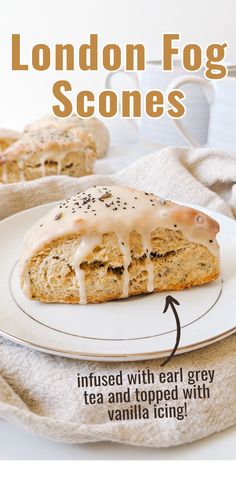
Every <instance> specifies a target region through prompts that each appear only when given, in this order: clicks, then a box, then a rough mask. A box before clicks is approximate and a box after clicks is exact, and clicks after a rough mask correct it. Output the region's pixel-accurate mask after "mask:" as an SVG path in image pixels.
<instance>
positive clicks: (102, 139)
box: [24, 114, 110, 158]
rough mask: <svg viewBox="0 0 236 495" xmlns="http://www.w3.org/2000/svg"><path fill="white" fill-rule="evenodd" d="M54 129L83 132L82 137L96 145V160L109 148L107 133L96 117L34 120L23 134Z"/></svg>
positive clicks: (49, 117) (50, 116) (74, 116)
mask: <svg viewBox="0 0 236 495" xmlns="http://www.w3.org/2000/svg"><path fill="white" fill-rule="evenodd" d="M47 127H49V128H51V129H53V128H55V129H62V130H64V131H71V130H74V131H78V130H79V131H81V130H82V131H83V133H84V136H86V135H87V136H89V137H90V138H91V139H92V140H93V141H94V142H95V145H96V153H97V157H98V158H102V157H103V156H104V155H105V154H106V152H107V150H108V147H109V140H110V137H109V131H108V129H107V128H106V126H105V125H104V124H103V122H102V121H101V120H99V119H97V118H96V117H91V118H89V119H82V118H81V117H78V116H77V115H75V114H72V115H71V116H70V117H68V118H64V119H58V118H56V117H54V116H52V115H48V116H46V117H43V118H42V119H39V120H36V122H32V123H31V124H28V125H27V126H26V127H25V129H24V132H25V133H29V134H31V133H32V132H38V131H39V130H41V129H45V128H47Z"/></svg>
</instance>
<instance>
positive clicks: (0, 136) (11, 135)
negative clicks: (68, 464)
mask: <svg viewBox="0 0 236 495" xmlns="http://www.w3.org/2000/svg"><path fill="white" fill-rule="evenodd" d="M20 138H21V133H20V132H18V131H13V130H12V129H0V152H1V151H4V150H5V149H6V148H9V146H11V145H12V144H13V143H15V142H16V141H18V139H20Z"/></svg>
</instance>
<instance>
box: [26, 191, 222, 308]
mask: <svg viewBox="0 0 236 495" xmlns="http://www.w3.org/2000/svg"><path fill="white" fill-rule="evenodd" d="M158 227H160V228H167V229H171V230H174V231H181V232H182V234H183V236H184V237H185V238H186V239H187V240H188V241H190V242H193V243H198V244H202V245H204V246H205V247H206V248H207V249H208V250H209V251H210V252H211V253H212V254H213V255H214V256H215V257H216V258H219V246H218V243H217V240H216V234H217V232H218V231H219V225H218V223H217V222H216V221H215V220H213V219H212V218H210V217H209V216H207V215H205V214H204V213H201V212H199V211H197V210H194V209H193V208H187V207H185V206H182V205H177V204H175V203H172V202H171V201H165V200H162V199H160V198H158V197H157V196H155V195H153V194H151V193H144V192H142V191H137V190H135V189H131V188H125V187H118V186H107V187H105V186H101V187H96V186H94V187H92V188H90V189H88V190H87V191H85V192H82V193H79V194H77V195H76V196H74V197H72V198H69V199H66V200H64V201H63V202H62V203H61V204H59V205H58V206H56V207H55V208H53V210H51V211H50V212H49V213H48V214H47V215H46V216H45V217H44V218H43V219H41V220H40V221H39V222H37V223H36V224H35V225H34V226H33V227H32V228H31V229H30V231H29V232H28V233H27V235H26V237H25V241H24V254H23V256H22V258H21V261H20V269H21V281H22V287H23V290H24V292H25V293H26V294H27V295H28V296H29V297H30V280H29V275H28V272H29V263H30V260H31V258H32V256H34V255H35V254H37V253H38V252H39V251H40V250H42V249H43V248H44V246H45V245H47V244H49V243H50V242H51V241H54V240H56V239H59V238H62V237H63V236H66V235H71V234H79V236H80V241H79V244H78V248H77V249H76V253H75V258H74V267H75V275H76V278H77V283H78V287H79V293H80V302H81V304H85V303H86V302H87V295H86V283H85V270H84V269H83V266H82V265H83V263H84V262H86V260H87V258H88V256H90V255H91V254H92V253H93V251H94V249H95V248H96V247H97V246H99V245H101V243H102V240H103V235H104V234H107V233H109V232H111V233H112V232H113V233H115V234H116V237H117V240H118V245H119V249H120V252H121V254H122V258H123V261H122V265H123V273H122V275H121V276H122V292H121V297H127V296H128V295H129V282H130V273H129V267H130V263H131V261H132V256H131V254H132V253H131V250H130V243H129V236H130V233H131V232H132V231H136V232H138V233H139V234H140V236H141V239H142V253H141V256H143V259H145V268H146V271H147V291H148V292H152V291H153V290H154V266H153V263H152V260H151V256H150V255H151V252H152V242H151V235H152V232H153V231H154V230H155V229H157V228H158Z"/></svg>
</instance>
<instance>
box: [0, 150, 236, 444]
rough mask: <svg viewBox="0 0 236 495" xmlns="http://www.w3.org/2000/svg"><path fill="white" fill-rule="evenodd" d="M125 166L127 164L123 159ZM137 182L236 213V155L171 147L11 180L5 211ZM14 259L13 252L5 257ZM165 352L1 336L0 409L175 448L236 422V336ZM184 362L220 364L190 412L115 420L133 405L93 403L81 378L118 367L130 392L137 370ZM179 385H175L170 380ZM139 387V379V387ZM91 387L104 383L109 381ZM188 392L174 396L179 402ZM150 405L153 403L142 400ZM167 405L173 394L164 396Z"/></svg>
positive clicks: (57, 427) (81, 436)
mask: <svg viewBox="0 0 236 495" xmlns="http://www.w3.org/2000/svg"><path fill="white" fill-rule="evenodd" d="M121 165H122V164H121ZM94 183H96V184H112V183H118V184H122V185H130V186H133V187H137V188H140V189H144V190H146V191H152V192H154V193H156V194H158V195H160V196H162V197H167V198H171V199H173V200H179V201H189V202H193V203H195V204H199V205H202V206H206V207H208V208H210V209H213V210H217V211H219V212H221V213H223V214H225V215H228V216H230V217H232V218H233V217H234V216H235V215H236V186H235V184H236V155H233V154H229V153H225V152H220V151H214V150H206V149H198V150H191V149H186V148H165V149H163V150H161V151H159V152H157V153H154V154H151V155H147V156H146V157H143V158H141V159H139V160H138V161H137V162H135V163H134V164H132V165H130V166H129V167H128V168H126V169H123V170H121V171H120V172H118V173H116V174H114V175H113V176H107V177H105V176H98V175H97V176H90V177H86V178H83V179H72V178H69V177H48V178H44V179H40V180H37V181H34V182H29V183H24V184H15V185H6V186H3V187H2V188H1V189H0V215H1V218H5V217H7V216H9V215H11V214H13V213H16V212H18V211H20V210H23V209H25V208H30V207H32V206H35V205H38V204H42V203H47V202H49V201H55V200H59V199H61V198H62V197H64V196H68V195H70V194H73V193H76V192H78V191H81V190H84V189H85V188H87V187H89V186H90V185H92V184H94ZM2 262H4V260H2ZM161 362H162V360H153V361H145V362H139V363H92V362H88V361H84V362H83V361H77V360H69V359H66V358H60V357H55V356H49V355H46V354H43V353H39V352H36V351H32V350H29V349H27V348H24V347H21V346H18V345H16V344H13V343H11V342H10V341H8V340H6V339H4V338H0V416H1V417H2V418H5V419H8V420H9V421H15V422H19V423H21V424H22V425H24V426H25V428H27V429H28V430H30V431H32V432H34V433H36V434H38V435H42V436H45V437H49V438H52V439H55V440H58V441H62V442H69V443H79V442H81V443H82V442H92V441H102V440H113V441H117V442H124V443H129V444H134V445H141V446H144V445H145V446H156V447H167V446H170V445H177V444H181V443H185V442H192V441H194V440H197V439H200V438H203V437H205V436H207V435H210V434H212V433H214V432H216V431H220V430H223V429H225V428H227V427H229V426H231V425H233V424H235V423H236V336H235V335H233V336H231V337H228V338H227V339H224V340H222V341H221V342H218V343H216V344H213V345H211V346H209V347H205V348H204V349H201V350H198V351H194V352H190V353H187V354H184V355H181V356H176V357H175V358H173V359H172V360H171V362H170V363H169V364H168V365H167V366H166V367H165V368H161V367H160V364H161ZM180 368H182V370H183V373H184V379H183V382H181V383H179V384H178V387H179V388H178V390H179V396H181V397H182V395H181V394H182V390H183V389H184V388H185V387H186V385H187V382H186V376H187V372H188V371H189V370H190V371H200V372H201V371H204V370H214V371H215V375H214V380H213V383H212V384H211V385H209V389H210V398H209V399H196V400H190V399H187V400H186V401H185V402H186V407H187V411H188V412H187V417H185V418H184V419H183V420H177V419H176V418H166V417H165V418H162V419H160V418H159V419H156V418H153V417H150V419H146V420H145V419H140V420H127V421H119V420H117V421H110V419H109V416H108V413H107V410H108V408H109V409H112V408H114V409H116V408H125V405H124V404H122V405H121V406H118V405H116V406H113V407H112V406H111V404H108V403H107V393H108V392H109V390H108V389H106V393H105V394H104V396H105V400H104V403H103V404H96V405H87V406H86V405H84V401H83V391H84V390H83V389H80V388H78V387H77V373H80V375H87V374H89V373H91V372H94V373H95V374H96V375H111V374H114V375H116V374H117V373H119V372H120V370H121V371H122V373H123V379H124V380H123V385H122V386H120V387H119V388H118V387H117V388H115V389H114V387H112V388H111V389H110V390H111V391H113V392H114V391H118V390H119V391H125V390H126V389H127V385H128V374H129V373H131V372H135V371H138V370H145V371H146V370H148V369H149V370H150V372H154V373H155V377H158V376H159V373H160V372H161V371H163V370H164V371H165V372H168V371H178V370H179V369H180ZM168 387H169V388H172V387H173V384H172V385H169V386H168ZM130 388H131V393H133V392H134V388H135V387H134V386H131V387H130ZM153 388H159V389H160V390H164V389H165V388H167V386H166V384H158V385H157V384H156V385H155V386H153V385H142V386H141V390H144V391H148V390H150V389H153ZM89 392H90V393H91V392H94V393H98V392H104V389H102V387H96V388H91V389H90V390H89ZM182 403H183V400H182V399H180V398H179V399H177V400H176V399H174V398H173V400H172V401H168V406H170V407H171V406H173V407H178V405H181V404H182ZM142 405H143V406H145V405H146V404H145V403H144V404H142ZM161 405H162V406H163V403H162V404H161Z"/></svg>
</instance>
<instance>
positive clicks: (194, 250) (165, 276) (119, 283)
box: [28, 228, 219, 303]
mask: <svg viewBox="0 0 236 495" xmlns="http://www.w3.org/2000/svg"><path fill="white" fill-rule="evenodd" d="M129 242H130V249H131V263H130V265H129V269H128V270H129V287H128V295H129V296H131V295H137V294H142V293H146V292H148V290H147V269H146V259H147V256H148V257H149V259H150V260H151V263H152V266H153V271H154V291H155V292H161V291H168V290H181V289H186V288H189V287H192V286H196V285H202V284H205V283H207V282H209V281H211V280H215V279H216V278H217V277H218V276H219V262H218V259H217V258H216V257H215V256H214V255H213V254H212V253H210V252H209V251H208V249H207V248H206V247H205V246H203V245H200V244H197V243H193V242H189V241H188V240H187V239H186V238H185V237H184V236H183V234H182V233H181V231H173V230H171V229H166V228H157V229H156V230H155V231H153V232H152V235H151V246H152V250H151V252H150V253H148V254H147V253H146V252H145V250H144V248H143V245H142V239H141V236H140V235H139V234H138V232H136V231H132V232H131V233H130V235H129ZM79 243H80V236H79V235H76V234H75V235H69V236H64V237H62V238H59V239H57V240H55V241H53V242H51V243H49V244H47V245H45V246H44V248H43V249H42V250H41V251H40V252H38V253H37V255H35V256H34V257H33V258H32V259H31V261H30V264H29V267H28V268H29V273H28V275H29V279H30V289H31V297H32V298H33V299H38V300H40V301H43V302H63V303H79V302H80V287H79V284H78V280H77V277H76V273H75V265H74V260H75V253H76V250H77V248H78V245H79ZM81 269H82V270H83V271H84V275H85V278H84V283H85V289H86V294H87V302H89V303H98V302H105V301H109V300H113V299H118V298H120V297H121V295H122V288H123V282H124V280H123V277H124V266H123V255H122V253H121V251H120V248H119V243H118V240H117V236H116V234H114V233H112V232H110V233H107V234H104V235H103V238H102V243H100V244H99V245H98V246H96V248H95V249H94V250H93V252H92V253H91V254H90V255H89V256H88V257H87V258H86V259H85V260H84V262H83V263H82V265H81Z"/></svg>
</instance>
